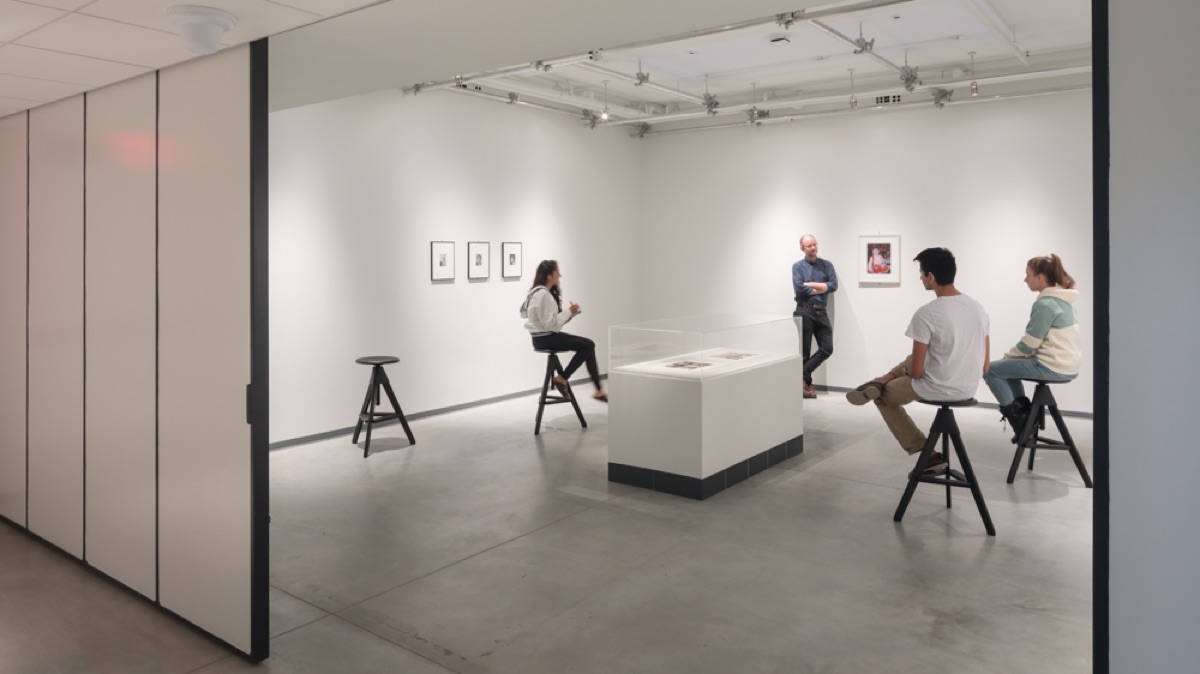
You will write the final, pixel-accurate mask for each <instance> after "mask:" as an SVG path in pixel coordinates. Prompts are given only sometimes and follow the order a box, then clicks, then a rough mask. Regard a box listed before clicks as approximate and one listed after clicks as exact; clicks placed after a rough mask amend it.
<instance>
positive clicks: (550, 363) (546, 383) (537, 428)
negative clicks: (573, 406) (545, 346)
mask: <svg viewBox="0 0 1200 674" xmlns="http://www.w3.org/2000/svg"><path fill="white" fill-rule="evenodd" d="M556 368H557V369H560V370H561V369H562V368H561V366H559V364H558V356H557V355H555V354H553V353H552V354H550V355H549V356H547V357H546V376H545V377H544V378H543V379H542V395H540V396H538V411H537V420H536V421H534V422H533V434H534V435H537V434H538V433H541V432H542V414H543V413H544V412H545V411H546V393H547V391H549V390H550V382H551V381H552V380H553V378H554V370H555V369H556Z"/></svg>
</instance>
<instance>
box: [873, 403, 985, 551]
mask: <svg viewBox="0 0 1200 674" xmlns="http://www.w3.org/2000/svg"><path fill="white" fill-rule="evenodd" d="M920 402H923V403H925V404H926V405H936V406H937V407H938V411H937V415H936V416H935V417H934V418H933V426H931V427H930V428H929V436H928V439H927V440H925V446H924V447H922V448H921V454H920V456H919V457H918V458H917V466H916V468H914V469H913V471H912V472H911V473H909V475H908V486H907V487H905V489H904V496H903V497H902V498H901V499H900V505H898V506H897V507H896V514H895V515H894V516H893V517H892V519H894V520H895V521H897V522H899V521H900V520H902V519H903V518H904V511H905V510H907V509H908V503H909V501H911V500H912V497H913V494H915V493H916V491H917V485H918V484H919V483H921V482H925V483H927V484H936V485H944V486H945V487H946V507H947V508H949V507H950V488H951V487H961V488H963V489H970V490H971V496H973V497H974V498H975V506H976V507H977V508H979V516H980V517H981V518H983V527H984V528H985V529H987V533H988V535H989V536H995V535H996V527H995V526H993V525H992V516H991V515H990V514H989V513H988V509H987V504H986V503H984V501H983V492H982V491H980V490H979V480H978V479H977V478H976V477H975V471H974V469H972V468H971V459H970V458H969V457H968V456H967V448H966V447H965V446H964V445H963V441H962V434H961V433H959V430H958V423H957V422H956V421H955V420H954V409H953V408H955V407H972V406H974V405H976V404H978V402H977V401H976V400H975V399H974V398H968V399H966V400H921V401H920ZM939 441H940V443H941V445H942V450H941V454H942V458H943V460H944V461H945V462H946V466H945V467H944V468H939V469H936V470H932V471H929V472H925V467H926V466H928V465H929V464H930V460H931V458H932V457H933V454H934V449H935V448H936V447H937V446H938V444H939ZM951 443H953V445H954V454H957V455H958V462H959V463H960V464H961V465H962V471H961V472H959V471H957V470H954V469H953V468H951V467H950V458H951V453H950V446H951Z"/></svg>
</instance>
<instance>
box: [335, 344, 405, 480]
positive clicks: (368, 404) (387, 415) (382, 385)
mask: <svg viewBox="0 0 1200 674" xmlns="http://www.w3.org/2000/svg"><path fill="white" fill-rule="evenodd" d="M354 362H356V363H359V364H361V365H370V366H371V381H370V383H368V384H367V395H366V397H365V398H363V404H362V409H361V410H359V412H358V423H356V424H355V425H354V438H353V439H352V440H351V443H353V444H355V445H357V444H358V434H359V433H360V432H361V431H362V428H363V424H366V426H367V441H366V442H365V443H364V444H363V458H364V459H365V458H367V455H368V454H369V453H370V452H371V427H372V426H373V425H375V424H378V423H381V422H384V421H393V420H396V421H399V422H400V425H401V426H403V427H404V434H405V435H407V436H408V444H410V445H415V444H417V440H416V438H414V437H413V434H412V429H410V428H409V427H408V420H407V419H405V418H404V410H402V409H400V403H399V401H397V400H396V392H395V391H393V390H392V382H391V380H389V379H388V376H387V372H386V371H384V369H383V366H384V365H390V364H392V363H399V362H400V359H399V358H397V357H395V356H363V357H362V358H356V359H354ZM383 393H386V394H387V397H388V402H390V403H391V404H392V411H391V412H376V411H375V407H376V406H377V405H379V404H380V398H381V394H383Z"/></svg>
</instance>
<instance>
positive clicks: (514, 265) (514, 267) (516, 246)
mask: <svg viewBox="0 0 1200 674" xmlns="http://www.w3.org/2000/svg"><path fill="white" fill-rule="evenodd" d="M500 260H501V265H500V275H501V276H502V277H504V278H521V244H520V243H519V242H515V241H505V242H504V243H502V244H500Z"/></svg>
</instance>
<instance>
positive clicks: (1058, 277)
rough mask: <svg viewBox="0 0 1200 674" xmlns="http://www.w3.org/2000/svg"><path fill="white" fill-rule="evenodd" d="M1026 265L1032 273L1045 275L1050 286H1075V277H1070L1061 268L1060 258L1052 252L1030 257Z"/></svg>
mask: <svg viewBox="0 0 1200 674" xmlns="http://www.w3.org/2000/svg"><path fill="white" fill-rule="evenodd" d="M1026 266H1028V267H1029V270H1030V271H1032V272H1033V273H1034V274H1041V275H1042V276H1045V277H1046V282H1047V283H1049V284H1050V285H1052V286H1061V287H1063V288H1074V287H1075V279H1073V278H1071V275H1070V274H1068V273H1067V270H1066V269H1063V263H1062V258H1060V257H1059V256H1057V255H1055V254H1054V253H1050V254H1049V255H1040V256H1038V257H1034V258H1030V259H1029V262H1027V263H1026Z"/></svg>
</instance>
